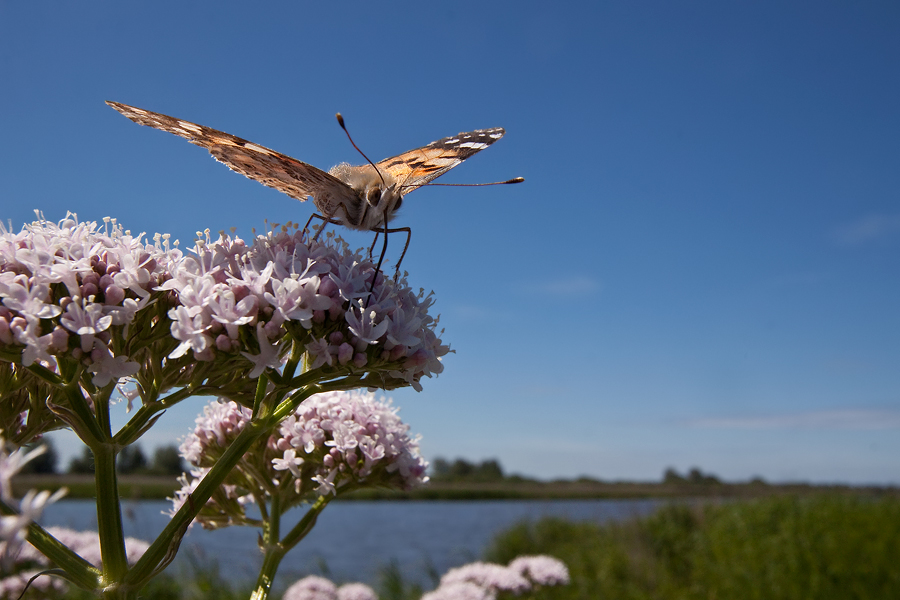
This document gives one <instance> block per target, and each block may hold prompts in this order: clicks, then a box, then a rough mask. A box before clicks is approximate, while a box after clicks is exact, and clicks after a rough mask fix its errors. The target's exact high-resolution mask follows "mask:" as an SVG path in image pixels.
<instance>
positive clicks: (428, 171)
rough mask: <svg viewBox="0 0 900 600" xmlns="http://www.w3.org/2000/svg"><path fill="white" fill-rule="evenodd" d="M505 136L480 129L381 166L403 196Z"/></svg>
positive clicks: (419, 149) (500, 131) (432, 143)
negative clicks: (398, 187) (399, 187)
mask: <svg viewBox="0 0 900 600" xmlns="http://www.w3.org/2000/svg"><path fill="white" fill-rule="evenodd" d="M504 133H506V131H504V129H503V128H502V127H494V128H493V129H477V130H475V131H469V132H465V133H459V134H457V135H453V136H450V137H445V138H443V139H440V140H437V141H436V142H431V143H430V144H428V145H427V146H422V147H421V148H417V149H415V150H410V151H409V152H404V153H403V154H400V155H398V156H394V157H392V158H386V159H384V160H383V161H381V162H379V163H378V168H379V169H383V170H385V171H387V172H388V173H390V174H391V175H393V176H394V179H396V180H397V181H398V182H399V183H400V186H401V190H402V193H403V194H408V193H409V192H411V191H413V190H414V189H416V188H418V187H420V186H422V185H424V184H426V183H428V182H429V181H432V180H434V179H436V178H438V177H440V176H441V175H443V174H444V173H446V172H447V171H449V170H450V169H452V168H453V167H455V166H456V165H458V164H459V163H461V162H462V161H464V160H466V159H467V158H469V157H470V156H472V155H473V154H475V153H476V152H478V151H480V150H484V149H485V148H487V147H488V146H490V145H491V144H493V143H494V142H496V141H497V140H499V139H500V138H502V137H503V134H504Z"/></svg>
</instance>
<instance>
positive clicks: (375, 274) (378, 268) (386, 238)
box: [364, 219, 390, 308]
mask: <svg viewBox="0 0 900 600" xmlns="http://www.w3.org/2000/svg"><path fill="white" fill-rule="evenodd" d="M372 231H374V232H375V235H376V237H375V239H376V240H377V239H378V237H377V235H378V234H379V233H380V232H379V231H378V230H377V229H373V230H372ZM382 231H384V245H383V246H382V247H381V256H379V257H378V264H377V265H375V273H374V274H373V275H372V285H370V286H369V295H368V297H367V298H366V305H365V307H364V308H369V301H370V300H371V299H372V291H373V290H374V289H375V280H376V279H378V273H379V272H380V271H381V263H382V262H383V261H384V255H385V254H387V242H388V235H387V234H388V232H389V231H390V229H388V227H387V219H385V221H384V229H383V230H382ZM374 247H375V242H372V248H374ZM372 248H369V257H371V256H372Z"/></svg>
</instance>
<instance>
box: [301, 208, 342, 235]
mask: <svg viewBox="0 0 900 600" xmlns="http://www.w3.org/2000/svg"><path fill="white" fill-rule="evenodd" d="M313 219H319V220H321V221H322V226H321V227H319V229H318V231H316V235H314V236H313V241H316V240H318V239H319V235H320V234H321V233H322V231H324V229H325V225H327V224H328V223H331V224H332V225H341V222H340V221H335V220H334V219H330V218H328V217H324V216H322V215H320V214H319V213H313V214H312V216H310V217H309V219H308V220H307V221H306V225H304V226H303V231H310V229H309V224H310V223H312V220H313Z"/></svg>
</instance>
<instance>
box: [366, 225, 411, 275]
mask: <svg viewBox="0 0 900 600" xmlns="http://www.w3.org/2000/svg"><path fill="white" fill-rule="evenodd" d="M371 231H372V232H374V233H375V239H374V240H372V245H371V246H369V258H372V251H374V250H375V243H376V242H378V235H379V234H381V233H384V234H385V237H387V234H389V233H399V232H401V231H403V232H406V243H405V244H404V245H403V252H401V253H400V260H398V261H397V270H396V272H395V273H394V279H396V278H397V275H399V273H400V263H402V262H403V257H404V256H406V251H407V250H409V241H410V240H411V239H412V230H411V229H410V228H409V227H398V228H397V229H372V230H371ZM378 264H379V265H380V264H381V261H379V262H378Z"/></svg>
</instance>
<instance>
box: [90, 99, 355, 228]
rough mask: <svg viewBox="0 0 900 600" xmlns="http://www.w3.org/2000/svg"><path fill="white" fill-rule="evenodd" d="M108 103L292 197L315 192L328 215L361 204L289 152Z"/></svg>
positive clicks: (347, 188) (335, 181)
mask: <svg viewBox="0 0 900 600" xmlns="http://www.w3.org/2000/svg"><path fill="white" fill-rule="evenodd" d="M107 104H109V105H110V106H111V107H112V108H114V109H116V110H117V111H119V112H120V113H122V114H123V115H125V116H126V117H128V118H129V119H131V120H132V121H134V122H135V123H137V124H139V125H147V126H148V127H153V128H154V129H160V130H162V131H168V132H169V133H173V134H175V135H177V136H180V137H183V138H185V139H186V140H187V141H189V142H190V143H192V144H194V145H196V146H200V147H202V148H206V149H207V150H209V153H210V154H212V155H213V157H215V159H216V160H218V161H219V162H221V163H223V164H225V165H226V166H228V168H230V169H231V170H232V171H235V172H237V173H240V174H241V175H244V176H245V177H249V178H250V179H253V180H255V181H258V182H260V183H261V184H263V185H266V186H268V187H271V188H274V189H276V190H278V191H279V192H282V193H285V194H287V195H288V196H290V197H291V198H296V199H297V200H300V201H305V200H306V199H307V198H308V197H309V196H312V197H313V202H314V203H315V205H316V208H318V209H319V210H320V211H322V212H323V213H324V214H325V215H326V216H329V217H330V216H334V215H335V214H336V213H337V211H338V209H339V207H340V206H344V207H345V210H346V211H347V213H348V215H349V214H350V213H351V212H352V211H353V210H354V205H356V204H358V201H356V198H357V195H356V193H355V192H354V191H353V190H352V188H350V186H348V185H347V184H345V183H344V182H343V181H341V180H340V179H337V178H336V177H333V176H332V175H329V174H328V173H326V172H325V171H322V170H321V169H317V168H316V167H314V166H312V165H309V164H307V163H305V162H302V161H299V160H297V159H296V158H291V157H290V156H287V155H286V154H281V153H280V152H276V151H275V150H271V149H269V148H266V147H264V146H260V145H259V144H254V143H253V142H249V141H247V140H245V139H243V138H239V137H237V136H234V135H231V134H230V133H225V132H224V131H219V130H217V129H213V128H211V127H205V126H203V125H198V124H196V123H191V122H190V121H184V120H182V119H176V118H174V117H170V116H168V115H164V114H161V113H155V112H151V111H149V110H144V109H141V108H137V107H134V106H128V105H127V104H121V103H119V102H110V101H107Z"/></svg>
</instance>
